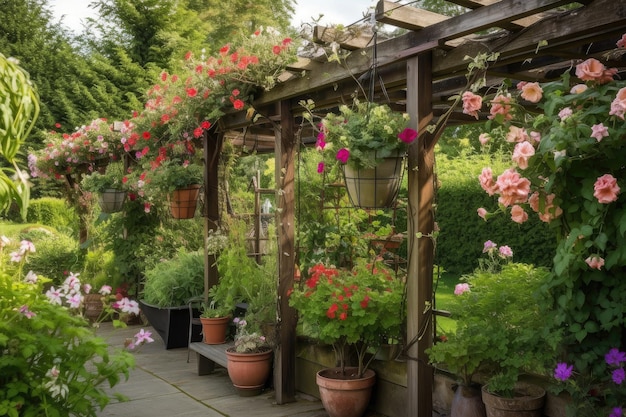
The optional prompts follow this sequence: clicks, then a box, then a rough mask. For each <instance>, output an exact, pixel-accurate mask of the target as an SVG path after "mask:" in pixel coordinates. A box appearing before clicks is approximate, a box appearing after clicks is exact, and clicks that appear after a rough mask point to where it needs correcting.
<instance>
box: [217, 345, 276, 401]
mask: <svg viewBox="0 0 626 417" xmlns="http://www.w3.org/2000/svg"><path fill="white" fill-rule="evenodd" d="M273 354H274V352H273V351H272V350H271V349H270V348H267V350H266V351H264V352H258V353H238V352H236V351H235V348H228V349H226V357H227V358H228V366H227V369H228V376H229V377H230V380H231V381H232V383H233V385H234V386H235V388H236V389H237V392H238V393H239V395H241V396H244V397H249V396H253V395H258V394H260V393H261V392H262V391H263V387H264V386H265V383H266V382H267V378H268V377H269V375H270V371H271V370H272V358H273Z"/></svg>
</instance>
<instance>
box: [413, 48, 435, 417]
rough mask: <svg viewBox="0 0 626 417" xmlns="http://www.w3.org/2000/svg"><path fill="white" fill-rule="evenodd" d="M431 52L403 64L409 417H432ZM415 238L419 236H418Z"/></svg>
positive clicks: (432, 160) (432, 220) (432, 153)
mask: <svg viewBox="0 0 626 417" xmlns="http://www.w3.org/2000/svg"><path fill="white" fill-rule="evenodd" d="M431 55H432V54H431V53H430V52H426V53H424V54H421V55H418V56H417V57H414V58H411V59H410V60H408V61H407V66H406V71H407V80H408V82H407V112H408V113H409V115H410V116H411V127H413V128H414V129H417V130H418V132H419V136H418V139H417V140H416V141H415V142H413V143H412V144H411V146H409V153H408V175H407V179H408V189H409V197H408V203H409V205H408V216H407V217H408V223H409V227H408V232H407V233H408V242H409V252H408V268H407V272H408V276H407V308H408V310H407V318H408V320H407V340H408V341H409V346H408V350H407V355H408V357H409V361H408V362H407V396H408V398H407V400H408V409H407V414H406V415H407V416H416V417H432V415H433V411H432V409H433V403H432V391H433V380H434V371H433V369H432V367H430V366H429V365H428V357H427V355H426V353H425V350H426V348H428V347H430V346H432V335H433V330H432V320H431V315H432V309H431V307H432V292H433V257H434V253H433V251H434V245H433V241H432V240H431V239H430V238H429V237H428V236H432V233H433V230H434V214H433V201H434V188H433V183H434V178H433V175H434V173H433V169H434V162H435V154H434V142H435V141H434V138H433V137H432V135H431V134H429V133H428V132H426V131H425V130H423V127H424V126H426V125H428V124H429V123H430V122H431V120H432V117H433V116H432V105H431V97H432V91H431V88H432V74H431V66H432V57H431ZM418 233H419V234H421V236H422V237H418Z"/></svg>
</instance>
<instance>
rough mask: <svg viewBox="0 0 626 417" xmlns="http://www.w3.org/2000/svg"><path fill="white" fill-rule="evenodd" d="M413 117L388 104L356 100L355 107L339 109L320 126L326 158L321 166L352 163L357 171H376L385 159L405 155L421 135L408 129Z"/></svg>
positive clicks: (320, 144) (320, 142) (321, 147)
mask: <svg viewBox="0 0 626 417" xmlns="http://www.w3.org/2000/svg"><path fill="white" fill-rule="evenodd" d="M408 124H409V115H408V114H407V113H400V112H396V111H393V110H391V108H390V107H389V106H388V105H386V104H377V103H373V102H369V101H363V102H360V101H358V100H355V102H354V105H353V106H348V105H341V106H339V113H338V114H335V113H328V114H327V115H326V116H325V117H324V118H323V119H322V120H321V123H320V125H319V130H320V132H319V134H318V137H317V143H316V147H317V149H318V150H320V151H321V152H322V153H323V155H324V161H323V162H321V163H320V164H319V166H318V172H319V173H323V172H324V171H325V169H326V166H327V165H328V167H329V168H330V167H331V166H332V164H335V163H341V164H349V165H350V166H352V167H354V168H355V169H362V168H373V167H375V166H376V165H377V164H378V163H379V162H380V161H382V160H383V159H384V158H387V157H390V156H394V155H398V154H399V155H400V156H402V155H404V152H405V151H406V146H407V144H409V143H411V142H413V140H415V138H416V137H417V132H416V131H415V130H413V129H410V128H408V127H407V126H408Z"/></svg>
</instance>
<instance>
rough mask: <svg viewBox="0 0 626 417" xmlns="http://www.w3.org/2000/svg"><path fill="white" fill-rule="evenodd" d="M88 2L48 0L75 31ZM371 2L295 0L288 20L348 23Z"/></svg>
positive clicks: (91, 14) (90, 13)
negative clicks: (294, 11)
mask: <svg viewBox="0 0 626 417" xmlns="http://www.w3.org/2000/svg"><path fill="white" fill-rule="evenodd" d="M226 1H227V0H226ZM89 3H91V0H49V4H50V6H51V8H52V12H53V13H54V15H55V17H56V18H57V20H58V19H60V18H61V16H62V15H65V17H64V19H63V23H64V24H65V26H67V27H69V28H70V29H72V30H73V31H74V32H76V33H80V32H81V30H82V25H81V21H83V20H84V19H85V18H86V17H94V16H95V13H94V10H93V9H91V8H89V7H88V5H89ZM375 5H376V0H299V1H298V4H296V7H295V8H296V15H295V16H294V18H293V19H292V24H293V25H294V26H296V27H299V26H300V24H301V23H306V22H311V21H312V18H318V17H319V15H320V14H323V15H324V17H322V19H321V20H320V23H321V24H331V23H341V24H344V25H348V24H351V23H354V22H356V21H358V20H360V19H361V18H363V14H365V13H366V12H367V9H368V7H370V6H371V7H374V6H375Z"/></svg>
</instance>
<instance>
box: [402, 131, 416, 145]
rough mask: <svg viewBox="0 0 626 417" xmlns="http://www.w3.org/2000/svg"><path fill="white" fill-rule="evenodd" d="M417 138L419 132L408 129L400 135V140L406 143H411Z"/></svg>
mask: <svg viewBox="0 0 626 417" xmlns="http://www.w3.org/2000/svg"><path fill="white" fill-rule="evenodd" d="M416 137H417V131H416V130H415V129H411V128H408V127H407V128H406V129H404V130H403V131H402V132H400V133H399V134H398V139H400V140H401V141H402V142H404V143H411V142H413V141H414V140H415V138H416Z"/></svg>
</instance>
